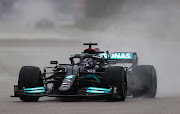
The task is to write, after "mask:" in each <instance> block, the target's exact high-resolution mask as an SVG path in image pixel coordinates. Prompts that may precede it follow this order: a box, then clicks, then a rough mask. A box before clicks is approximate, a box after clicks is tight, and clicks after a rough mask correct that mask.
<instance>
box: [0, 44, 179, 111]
mask: <svg viewBox="0 0 180 114" xmlns="http://www.w3.org/2000/svg"><path fill="white" fill-rule="evenodd" d="M36 42H37V41H31V42H28V41H13V42H12V41H1V42H0V44H3V45H1V48H0V72H1V74H0V90H1V94H0V113H1V114H7V113H8V114H25V113H28V114H35V113H40V114H49V113H52V112H53V113H55V114H59V113H63V114H70V113H75V114H76V113H77V114H84V113H91V114H92V113H103V114H109V113H112V114H114V113H115V114H116V113H117V114H120V113H128V114H129V113H130V114H136V113H137V114H139V113H141V114H150V113H163V114H166V113H167V114H168V113H169V114H170V113H174V114H178V113H180V109H179V107H180V97H178V96H177V97H161V96H162V95H163V91H162V90H161V89H163V87H164V88H166V87H167V86H166V85H164V86H163V87H162V88H161V87H160V88H159V89H160V90H161V91H158V96H157V98H155V99H131V98H130V99H127V100H126V101H125V102H106V101H104V100H88V101H84V100H66V101H64V100H61V99H56V98H46V97H44V98H41V99H40V102H36V103H27V102H21V101H20V100H19V99H18V98H10V95H12V94H13V84H17V80H18V73H19V70H20V68H21V66H23V65H35V66H39V67H40V68H43V67H44V66H48V65H49V61H50V60H60V63H68V62H69V60H68V57H69V55H71V54H73V53H78V52H81V51H82V50H83V49H84V48H85V47H83V46H81V44H82V42H79V41H75V42H73V43H72V42H71V41H50V42H49V41H41V42H39V45H37V44H36ZM57 42H58V43H57ZM9 44H11V46H9ZM25 44H28V45H29V46H28V47H26V46H25ZM47 44H48V45H49V46H48V47H46V45H47ZM53 44H60V45H53ZM175 44H176V43H175ZM175 44H174V45H173V46H175ZM101 46H102V44H101V45H100V47H101ZM154 46H156V44H154ZM161 46H163V45H161ZM102 47H103V46H102ZM74 48H76V50H74ZM168 49H170V47H168ZM152 51H154V50H152ZM157 51H158V50H157ZM155 53H156V52H155ZM147 56H148V55H147ZM159 74H160V75H162V73H159ZM159 77H161V76H159ZM165 80H168V79H165ZM162 82H163V81H160V84H162ZM159 86H160V85H159ZM171 86H173V85H171Z"/></svg>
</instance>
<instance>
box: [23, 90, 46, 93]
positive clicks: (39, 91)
mask: <svg viewBox="0 0 180 114" xmlns="http://www.w3.org/2000/svg"><path fill="white" fill-rule="evenodd" d="M24 92H25V93H43V92H45V90H36V91H24Z"/></svg>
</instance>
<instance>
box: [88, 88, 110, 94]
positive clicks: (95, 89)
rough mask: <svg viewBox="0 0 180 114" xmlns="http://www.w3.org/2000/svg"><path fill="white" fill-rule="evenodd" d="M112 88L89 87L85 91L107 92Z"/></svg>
mask: <svg viewBox="0 0 180 114" xmlns="http://www.w3.org/2000/svg"><path fill="white" fill-rule="evenodd" d="M111 90H112V89H106V88H97V87H89V88H88V89H87V90H86V92H87V93H109V92H110V91H111Z"/></svg>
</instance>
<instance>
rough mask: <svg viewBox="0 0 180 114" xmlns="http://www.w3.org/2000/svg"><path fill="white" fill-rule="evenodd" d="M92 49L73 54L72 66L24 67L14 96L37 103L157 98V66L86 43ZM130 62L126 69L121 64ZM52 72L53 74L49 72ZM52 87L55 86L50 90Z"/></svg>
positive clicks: (130, 54) (55, 63)
mask: <svg viewBox="0 0 180 114" xmlns="http://www.w3.org/2000/svg"><path fill="white" fill-rule="evenodd" d="M84 45H88V46H89V48H88V49H85V50H84V52H83V53H80V54H74V55H71V57H70V58H69V59H70V61H71V64H58V62H57V61H51V62H50V63H51V64H54V67H45V68H44V72H43V73H42V72H41V70H40V68H38V67H35V66H24V67H22V68H21V70H20V73H19V80H18V85H15V86H14V96H12V97H19V98H20V99H21V100H22V101H38V99H39V97H43V96H48V97H62V98H64V97H74V98H75V97H77V98H82V99H85V98H89V97H100V98H105V99H107V100H108V101H124V100H125V99H126V96H130V95H131V96H133V97H148V98H154V97H155V95H156V91H157V77H156V70H155V68H154V66H151V65H138V57H137V54H136V53H131V52H115V53H111V54H110V53H109V52H108V51H107V52H103V51H100V50H99V49H98V48H95V49H93V48H92V45H97V43H84ZM121 63H123V64H125V63H127V64H128V63H130V64H131V66H129V67H123V66H122V65H119V64H121ZM48 69H51V72H47V70H48ZM49 85H52V87H49Z"/></svg>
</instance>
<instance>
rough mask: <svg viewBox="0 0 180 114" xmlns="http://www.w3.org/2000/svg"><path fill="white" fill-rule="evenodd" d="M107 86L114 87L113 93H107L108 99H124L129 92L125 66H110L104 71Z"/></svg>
mask: <svg viewBox="0 0 180 114" xmlns="http://www.w3.org/2000/svg"><path fill="white" fill-rule="evenodd" d="M104 81H105V85H106V86H107V87H112V94H107V95H106V100H107V101H124V100H125V99H126V94H127V77H126V71H125V70H124V68H123V67H120V66H113V67H108V68H107V69H106V70H105V73H104Z"/></svg>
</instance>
